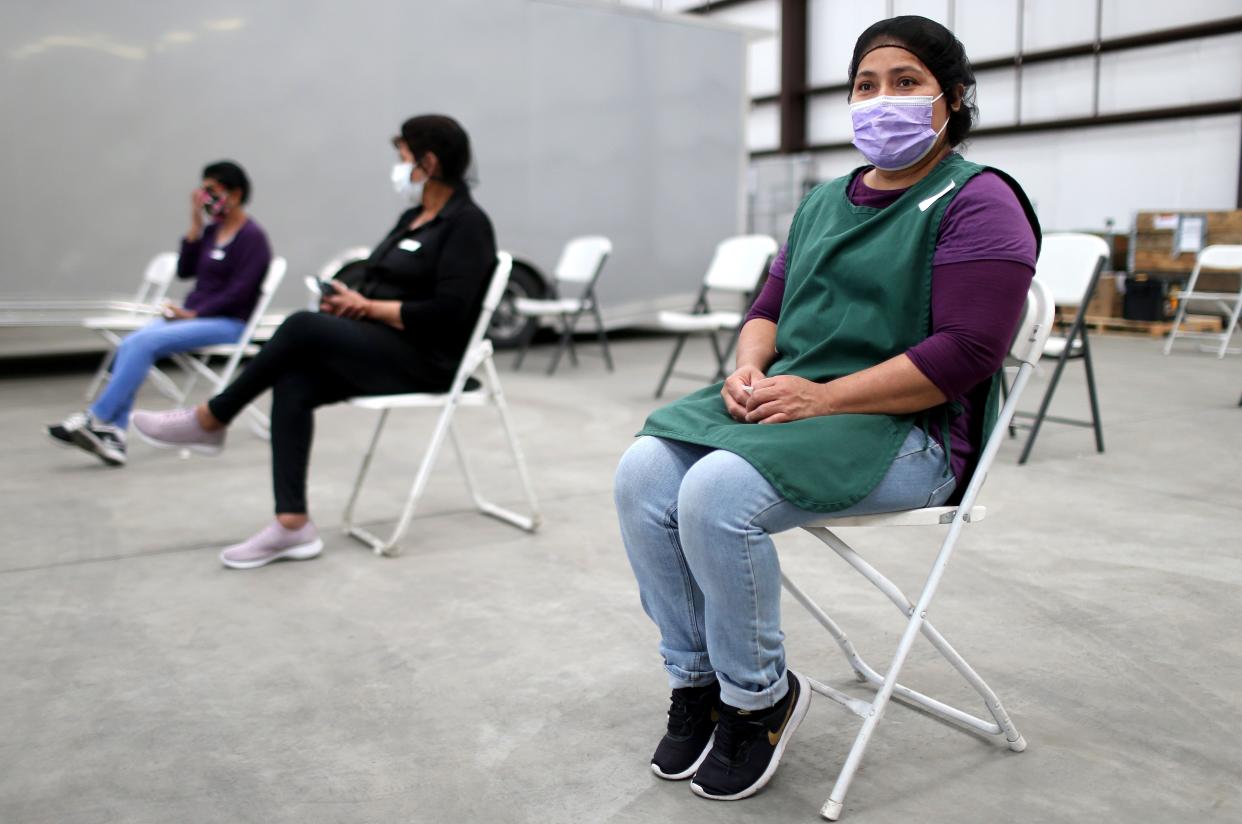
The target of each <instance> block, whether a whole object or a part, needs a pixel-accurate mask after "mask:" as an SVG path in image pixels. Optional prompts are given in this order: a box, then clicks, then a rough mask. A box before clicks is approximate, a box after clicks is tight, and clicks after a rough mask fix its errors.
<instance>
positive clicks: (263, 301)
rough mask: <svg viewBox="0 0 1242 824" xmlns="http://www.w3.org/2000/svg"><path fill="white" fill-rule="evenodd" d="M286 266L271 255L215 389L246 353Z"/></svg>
mask: <svg viewBox="0 0 1242 824" xmlns="http://www.w3.org/2000/svg"><path fill="white" fill-rule="evenodd" d="M288 268H289V264H288V262H287V261H285V259H284V258H282V257H280V256H279V255H277V256H275V257H273V258H272V262H271V263H269V264H268V265H267V274H266V275H264V276H263V283H262V285H260V286H259V299H258V301H256V302H255V305H254V310H253V311H252V312H251V313H250V318H249V320H247V321H246V328H245V329H244V330H243V331H242V333H241V337H239V338H238V339H237V343H235V344H233V347H234V348H233V354H231V355H229V359H228V361H226V362H225V365H224V369H223V370H221V371H220V372H219V373H218V374H217V375H216V391H219V390H221V389H223V388H224V387H225V386H227V385H228V383H229V381H231V380H232V379H233V373H234V372H236V371H237V365H238V364H239V363H240V362H241V359H242V356H243V355H245V354H246V347H247V346H249V345H250V341H251V340H252V339H253V338H254V330H255V328H256V327H258V325H259V321H261V320H262V319H263V315H264V313H266V312H267V307H268V304H270V303H271V302H272V296H273V295H275V294H276V290H277V289H279V288H280V282H281V281H282V280H284V279H285V271H286V270H287V269H288Z"/></svg>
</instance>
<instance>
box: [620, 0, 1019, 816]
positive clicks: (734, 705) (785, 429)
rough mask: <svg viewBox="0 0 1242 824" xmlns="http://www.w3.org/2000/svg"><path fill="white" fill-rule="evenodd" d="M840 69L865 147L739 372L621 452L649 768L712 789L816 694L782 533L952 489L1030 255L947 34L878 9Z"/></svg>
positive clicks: (955, 45)
mask: <svg viewBox="0 0 1242 824" xmlns="http://www.w3.org/2000/svg"><path fill="white" fill-rule="evenodd" d="M849 78H850V94H849V101H850V115H851V121H852V125H853V129H854V145H855V146H857V147H858V149H859V150H860V151H861V152H862V154H863V156H864V157H865V158H866V160H867V165H865V166H862V167H860V168H858V169H857V170H855V171H854V172H852V173H851V174H849V175H846V176H844V177H841V178H838V179H836V180H833V181H831V182H829V183H825V184H824V185H823V186H820V187H818V188H817V189H816V190H815V191H813V192H812V193H811V194H810V195H808V196H807V198H806V200H805V201H803V203H802V205H801V206H800V207H799V209H798V214H797V215H795V217H794V221H793V224H792V226H791V228H790V232H789V238H788V242H787V244H786V247H785V249H784V250H783V251H782V253H781V255H780V256H779V257H778V260H777V261H776V262H775V264H774V265H773V270H772V272H771V277H770V278H769V280H768V282H767V284H766V285H765V287H764V290H763V292H762V293H761V295H760V297H759V299H758V300H757V301H756V303H755V306H754V307H753V309H752V311H751V312H750V313H749V315H748V316H747V319H746V322H745V323H744V325H743V327H742V330H741V333H740V336H739V339H738V346H737V369H736V370H735V371H734V372H733V374H731V375H730V376H729V377H728V378H727V379H726V380H725V381H724V382H723V384H717V385H714V386H709V387H706V388H704V389H702V390H700V391H699V392H696V393H694V394H691V395H690V396H688V397H686V398H683V399H681V400H680V401H677V402H675V403H673V404H670V405H668V406H665V407H662V408H660V409H657V410H656V411H655V412H653V413H652V414H651V416H650V417H649V418H648V419H647V422H646V424H645V425H644V427H643V429H642V431H641V432H640V433H639V435H640V436H641V437H639V438H638V440H637V441H636V442H635V443H634V444H633V445H632V446H631V447H630V449H629V450H628V451H627V452H626V453H625V455H624V457H622V459H621V462H620V465H619V466H618V468H617V476H616V485H615V497H616V505H617V515H618V519H619V521H620V526H621V537H622V540H623V541H624V543H625V548H626V552H627V554H628V556H629V560H630V565H631V567H632V568H633V570H634V575H635V577H636V578H637V580H638V588H639V592H640V594H641V600H642V605H643V608H644V610H645V611H646V612H647V615H648V616H649V617H650V618H651V619H652V621H653V622H654V623H655V624H656V626H657V628H658V629H659V632H660V653H661V655H662V657H663V658H664V665H665V671H666V673H667V675H668V681H669V685H670V687H671V689H672V698H671V706H670V708H669V711H668V721H667V731H666V733H665V735H664V737H663V738H662V739H661V740H660V742H659V743H658V745H657V747H656V750H655V754H654V755H653V756H652V759H651V768H652V771H653V772H654V773H655V774H656V775H657V776H659V777H660V778H663V779H667V780H677V779H690V780H691V790H692V791H693V792H694V793H695V794H697V795H699V796H702V797H705V798H711V799H715V800H723V801H731V800H736V799H740V798H746V797H748V796H750V795H753V794H754V793H756V792H758V791H759V790H760V789H761V788H762V787H763V786H764V785H765V784H766V783H767V782H768V781H769V780H770V779H771V777H772V775H773V772H774V771H775V769H776V766H777V764H778V763H779V761H780V758H781V755H782V753H783V752H784V750H785V747H786V745H787V744H788V742H789V739H790V737H791V736H792V734H793V732H794V730H795V729H797V727H798V724H799V723H800V722H801V720H802V718H803V717H804V715H805V714H806V710H807V706H808V703H809V697H810V691H809V687H808V682H807V680H806V679H805V678H804V677H803V676H801V675H799V674H798V673H797V672H795V671H794V670H793V669H790V668H788V667H787V666H786V661H785V650H784V644H783V639H784V635H783V633H782V632H781V626H780V598H781V578H780V562H779V559H778V558H777V554H776V548H775V546H774V544H773V542H772V539H771V535H772V534H773V533H776V532H781V531H784V530H787V529H792V528H794V527H797V526H799V525H801V524H805V523H808V522H810V521H813V520H816V519H817V518H819V517H822V513H829V512H830V513H835V514H836V515H861V514H871V513H878V512H887V511H895V510H903V509H914V508H918V507H924V506H938V505H941V504H944V503H946V502H947V501H950V500H951V499H952V498H953V496H954V494H955V492H956V490H957V489H958V487H959V486H961V485H963V484H962V482H963V481H964V479H965V477H966V475H968V474H969V472H970V468H971V466H972V464H973V463H974V461H975V460H976V457H977V455H978V451H979V449H980V447H981V444H982V441H983V438H984V436H985V430H986V428H987V427H989V426H990V425H991V424H992V414H990V413H992V412H993V411H994V408H995V401H996V399H997V394H998V381H997V373H998V370H999V369H1000V366H1001V363H1002V359H1003V357H1004V354H1005V351H1006V349H1007V347H1008V344H1009V342H1010V339H1011V338H1012V336H1013V333H1014V330H1015V328H1016V327H1017V324H1018V321H1019V317H1020V314H1021V310H1022V306H1023V302H1024V298H1025V296H1026V293H1027V290H1028V287H1029V284H1030V282H1031V278H1032V276H1033V274H1034V264H1035V258H1036V255H1037V253H1038V245H1039V227H1038V222H1037V221H1036V220H1035V217H1034V214H1033V211H1032V209H1031V206H1030V203H1029V201H1028V200H1027V198H1026V196H1025V194H1023V193H1022V190H1021V187H1019V186H1018V184H1017V183H1016V182H1014V181H1013V180H1012V179H1011V178H1009V177H1008V175H1005V174H1004V173H1003V172H1000V171H998V170H995V169H989V168H987V167H984V166H980V165H978V164H974V163H971V162H969V161H967V160H966V159H964V158H963V157H962V156H961V154H960V153H959V152H957V151H955V149H956V148H957V147H959V146H960V145H961V144H962V142H963V141H964V140H965V139H966V137H967V135H968V134H969V132H970V129H971V126H972V125H973V122H974V115H975V107H974V105H973V101H974V85H975V82H974V75H973V72H972V70H971V67H970V61H969V60H968V59H967V57H966V54H965V50H964V49H963V48H962V44H961V43H960V42H958V41H957V39H956V38H955V37H954V36H953V34H952V33H951V32H949V31H948V30H947V29H945V28H944V27H943V26H941V25H940V24H938V23H935V22H933V21H931V20H928V19H926V18H923V17H916V16H902V17H895V18H890V19H888V20H883V21H880V22H879V23H876V24H875V25H873V26H871V27H870V28H868V29H867V31H865V32H863V34H862V35H861V36H860V37H859V38H858V41H857V43H856V45H855V49H854V54H853V58H852V59H851V61H850V67H849Z"/></svg>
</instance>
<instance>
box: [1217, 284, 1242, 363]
mask: <svg viewBox="0 0 1242 824" xmlns="http://www.w3.org/2000/svg"><path fill="white" fill-rule="evenodd" d="M1240 314H1242V297H1240V298H1238V301H1237V302H1236V303H1235V304H1234V306H1233V311H1232V312H1230V313H1229V318H1228V320H1227V323H1228V324H1229V325H1228V326H1227V327H1226V328H1224V329H1222V330H1221V333H1222V334H1221V336H1220V337H1221V340H1220V350H1219V351H1218V352H1217V353H1216V357H1217V358H1218V359H1219V358H1223V357H1225V353H1226V352H1228V351H1229V341H1230V340H1231V339H1232V338H1233V330H1234V329H1236V328H1237V326H1238V316H1239V315H1240Z"/></svg>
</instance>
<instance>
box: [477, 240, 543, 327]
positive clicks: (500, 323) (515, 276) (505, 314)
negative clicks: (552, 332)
mask: <svg viewBox="0 0 1242 824" xmlns="http://www.w3.org/2000/svg"><path fill="white" fill-rule="evenodd" d="M546 291H547V287H546V286H545V285H544V280H543V278H542V277H540V275H539V272H538V271H537V270H536V269H535V268H534V267H533V266H531V265H530V264H527V263H522V262H521V261H517V260H515V261H513V271H512V272H511V273H510V275H509V285H508V286H506V287H505V294H504V297H502V298H501V299H500V305H499V306H497V307H496V312H495V313H494V314H493V315H492V322H491V325H490V326H488V328H487V336H488V337H489V338H491V341H492V345H493V346H495V347H496V348H497V349H515V348H517V347H519V346H521V345H522V344H524V343H526V342H528V341H529V340H530V339H531V338H533V337H534V336H535V332H537V331H538V330H539V319H538V318H528V317H522V316H521V315H519V314H518V313H517V312H516V311H514V309H513V302H514V301H515V300H517V299H518V298H542V297H543V296H544V293H545V292H546Z"/></svg>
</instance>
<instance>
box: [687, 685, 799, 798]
mask: <svg viewBox="0 0 1242 824" xmlns="http://www.w3.org/2000/svg"><path fill="white" fill-rule="evenodd" d="M786 677H787V678H788V679H789V692H787V693H785V697H784V698H782V699H781V700H780V701H779V702H778V703H777V704H776V706H774V707H772V708H771V709H767V710H758V711H755V712H748V711H746V710H739V709H734V708H733V707H730V706H729V705H727V704H724V703H722V704H721V705H720V723H719V724H717V725H716V741H715V743H714V744H713V745H712V749H711V752H709V753H708V754H707V758H706V759H705V760H704V761H703V764H702V766H700V767H699V769H698V772H696V773H695V774H694V780H693V781H691V782H690V789H691V790H693V791H694V794H695V795H700V796H702V797H703V798H711V799H715V800H716V801H736V800H738V799H739V798H746V797H748V796H752V795H754V794H755V793H757V792H759V790H760V789H762V788H763V786H764V785H765V784H767V783H768V782H769V781H770V780H772V774H773V773H775V772H776V765H777V764H779V763H780V760H781V755H782V754H783V753H784V752H785V745H786V744H788V743H789V739H790V738H791V737H793V734H794V730H796V729H797V728H798V725H799V724H801V723H802V719H803V718H805V717H806V711H807V708H808V707H809V706H810V705H811V690H810V687H809V685H808V684H807V682H806V678H804V677H803V676H801V675H799V674H798V673H796V672H794V671H793V670H789V671H788V672H787V674H786Z"/></svg>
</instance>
